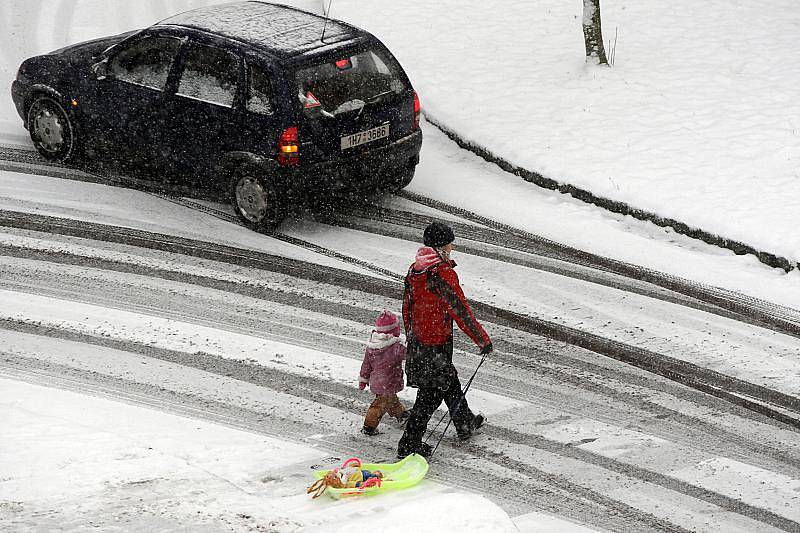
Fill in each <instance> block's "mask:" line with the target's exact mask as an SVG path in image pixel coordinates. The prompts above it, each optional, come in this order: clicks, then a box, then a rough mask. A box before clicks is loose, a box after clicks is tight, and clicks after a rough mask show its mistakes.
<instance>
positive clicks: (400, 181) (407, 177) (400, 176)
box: [392, 166, 416, 192]
mask: <svg viewBox="0 0 800 533" xmlns="http://www.w3.org/2000/svg"><path fill="white" fill-rule="evenodd" d="M415 171H416V166H409V167H406V168H404V169H403V170H401V171H400V172H398V173H397V174H396V175H395V177H394V179H393V180H392V191H393V192H398V191H400V190H402V189H405V188H406V187H408V185H409V184H410V183H411V180H413V179H414V173H415Z"/></svg>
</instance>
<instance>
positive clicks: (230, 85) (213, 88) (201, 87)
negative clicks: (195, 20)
mask: <svg viewBox="0 0 800 533" xmlns="http://www.w3.org/2000/svg"><path fill="white" fill-rule="evenodd" d="M238 84H239V58H238V57H236V56H235V55H233V54H231V53H230V52H227V51H225V50H220V49H219V48H214V47H211V46H205V45H195V46H192V48H191V49H190V50H189V53H188V54H187V55H186V62H185V64H184V67H183V74H182V75H181V81H180V84H179V85H178V94H180V95H182V96H186V97H188V98H193V99H195V100H201V101H203V102H209V103H212V104H217V105H221V106H225V107H233V102H234V99H235V98H236V87H237V86H238Z"/></svg>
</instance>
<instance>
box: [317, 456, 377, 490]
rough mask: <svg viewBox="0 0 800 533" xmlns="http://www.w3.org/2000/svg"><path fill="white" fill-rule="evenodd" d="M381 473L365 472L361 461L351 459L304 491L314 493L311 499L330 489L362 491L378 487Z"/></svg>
mask: <svg viewBox="0 0 800 533" xmlns="http://www.w3.org/2000/svg"><path fill="white" fill-rule="evenodd" d="M383 477H384V476H383V472H381V471H380V470H365V469H363V468H361V460H360V459H357V458H355V457H351V458H350V459H348V460H347V461H345V462H344V463H343V464H342V467H341V468H335V469H333V470H330V471H329V472H327V473H326V474H325V475H324V476H323V477H321V478H320V479H318V480H316V481H315V482H314V483H313V484H312V485H311V486H310V487H309V488H308V490H307V491H306V494H311V493H314V495H313V496H312V498H317V497H319V496H320V495H322V494H323V493H324V492H325V490H326V489H327V488H328V487H330V488H333V489H359V491H363V490H364V489H367V488H369V487H374V486H377V487H380V486H381V482H382V481H383Z"/></svg>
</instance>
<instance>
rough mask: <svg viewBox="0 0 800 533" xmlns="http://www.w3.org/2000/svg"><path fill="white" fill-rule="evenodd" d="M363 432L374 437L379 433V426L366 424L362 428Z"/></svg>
mask: <svg viewBox="0 0 800 533" xmlns="http://www.w3.org/2000/svg"><path fill="white" fill-rule="evenodd" d="M361 433H363V434H364V435H369V436H370V437H374V436H375V435H377V434H378V433H379V431H378V428H374V427H372V426H368V425H366V424H364V427H362V428H361Z"/></svg>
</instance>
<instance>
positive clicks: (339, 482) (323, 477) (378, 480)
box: [306, 454, 428, 499]
mask: <svg viewBox="0 0 800 533" xmlns="http://www.w3.org/2000/svg"><path fill="white" fill-rule="evenodd" d="M427 473H428V462H427V461H426V460H425V458H424V457H422V456H421V455H417V454H411V455H409V456H408V457H406V458H405V459H403V460H402V461H398V462H396V463H364V464H362V463H361V460H360V459H357V458H355V457H351V458H350V459H348V460H346V461H345V462H344V463H343V464H342V466H341V467H339V468H334V469H333V470H317V471H315V472H314V476H315V477H316V478H317V480H316V481H315V482H314V483H313V484H312V485H311V486H310V487H309V488H308V490H307V491H306V492H307V493H308V494H312V493H313V494H314V496H313V497H314V498H317V497H319V496H320V495H322V493H323V492H327V493H328V495H329V496H330V497H331V498H335V499H339V498H342V497H347V496H358V495H362V494H377V493H378V492H386V491H390V490H399V489H405V488H408V487H411V486H413V485H416V484H417V483H419V482H420V481H422V478H424V477H425V474H427Z"/></svg>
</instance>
